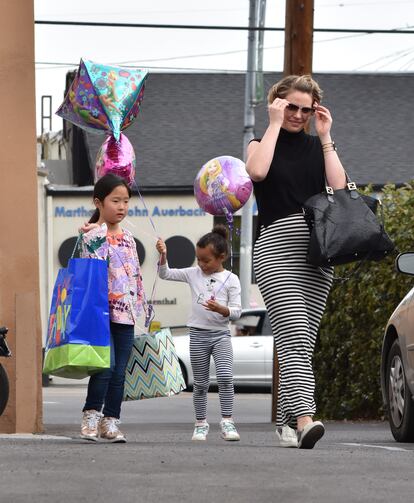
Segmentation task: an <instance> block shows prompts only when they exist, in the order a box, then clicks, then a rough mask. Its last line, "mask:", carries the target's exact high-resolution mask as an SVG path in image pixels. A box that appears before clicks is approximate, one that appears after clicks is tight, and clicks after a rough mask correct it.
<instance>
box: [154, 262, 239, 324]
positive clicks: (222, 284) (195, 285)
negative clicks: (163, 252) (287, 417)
mask: <svg viewBox="0 0 414 503" xmlns="http://www.w3.org/2000/svg"><path fill="white" fill-rule="evenodd" d="M160 278H162V279H167V280H170V281H183V282H185V283H188V285H189V286H190V289H191V298H192V302H191V312H190V315H189V317H188V321H187V326H188V327H195V328H203V329H207V330H208V329H212V330H215V329H219V330H223V329H226V328H228V325H229V321H230V320H237V319H238V318H240V315H241V298H240V291H241V287H240V281H239V278H238V277H237V276H236V275H235V274H233V273H232V272H230V271H227V270H224V271H221V272H216V273H214V274H204V273H203V271H202V270H201V269H200V268H199V267H198V266H196V267H186V268H183V269H170V268H169V267H168V264H164V265H162V266H160ZM211 297H214V298H215V300H216V301H217V302H218V303H219V304H221V305H222V306H226V307H227V308H228V309H229V312H230V316H227V317H225V316H223V315H221V314H219V313H216V312H214V311H208V310H207V309H206V308H205V307H204V306H203V305H202V304H204V303H205V302H206V301H207V300H209V299H210V298H211Z"/></svg>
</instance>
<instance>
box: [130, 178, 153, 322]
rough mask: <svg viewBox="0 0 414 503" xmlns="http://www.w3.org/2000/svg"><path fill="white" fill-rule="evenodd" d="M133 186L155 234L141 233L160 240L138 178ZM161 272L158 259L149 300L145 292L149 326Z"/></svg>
mask: <svg viewBox="0 0 414 503" xmlns="http://www.w3.org/2000/svg"><path fill="white" fill-rule="evenodd" d="M132 186H133V187H134V188H135V189H136V191H137V192H138V196H139V198H140V200H141V203H142V205H143V206H144V208H145V210H146V212H147V215H148V219H149V221H150V223H151V226H152V228H153V230H154V235H151V234H149V233H148V232H145V231H142V229H140V231H139V232H140V233H143V234H146V235H148V236H150V237H151V238H152V239H156V240H158V233H157V228H156V226H155V223H154V221H153V219H152V218H151V214H150V212H149V211H148V207H147V205H146V204H145V200H144V198H143V197H142V194H141V192H140V190H139V188H138V184H137V182H136V180H134V181H133V182H132ZM126 221H127V223H129V224H130V225H132V226H133V227H136V225H135V224H133V223H132V222H131V221H130V220H126ZM159 273H160V262H159V261H158V262H157V272H156V274H155V279H154V282H153V284H152V288H151V295H150V298H149V300H147V298H146V295H145V292H144V299H145V304H146V305H147V312H146V316H145V327H146V328H148V327H149V326H150V324H151V322H152V321H153V319H154V318H155V309H154V297H155V290H156V285H157V279H158V276H159Z"/></svg>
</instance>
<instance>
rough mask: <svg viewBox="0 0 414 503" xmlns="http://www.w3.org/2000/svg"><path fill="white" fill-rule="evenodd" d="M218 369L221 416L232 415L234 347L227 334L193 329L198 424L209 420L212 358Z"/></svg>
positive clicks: (191, 344) (191, 355) (191, 334)
mask: <svg viewBox="0 0 414 503" xmlns="http://www.w3.org/2000/svg"><path fill="white" fill-rule="evenodd" d="M211 355H213V359H214V364H215V367H216V375H217V383H218V389H219V399H220V408H221V415H222V416H223V417H231V416H232V415H233V401H234V386H233V347H232V345H231V336H230V332H229V331H228V330H221V331H216V330H202V329H199V328H193V327H190V360H191V367H192V369H193V375H194V391H193V402H194V409H195V415H196V419H197V421H202V420H203V419H206V417H207V392H208V388H209V384H210V379H209V373H210V372H209V370H210V358H211Z"/></svg>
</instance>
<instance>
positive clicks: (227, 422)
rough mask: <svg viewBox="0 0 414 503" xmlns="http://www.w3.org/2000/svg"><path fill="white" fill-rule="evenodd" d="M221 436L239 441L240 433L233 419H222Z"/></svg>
mask: <svg viewBox="0 0 414 503" xmlns="http://www.w3.org/2000/svg"><path fill="white" fill-rule="evenodd" d="M220 430H221V438H222V439H224V440H230V441H237V440H240V435H239V434H238V432H237V430H236V426H235V425H234V421H233V419H222V420H221V421H220Z"/></svg>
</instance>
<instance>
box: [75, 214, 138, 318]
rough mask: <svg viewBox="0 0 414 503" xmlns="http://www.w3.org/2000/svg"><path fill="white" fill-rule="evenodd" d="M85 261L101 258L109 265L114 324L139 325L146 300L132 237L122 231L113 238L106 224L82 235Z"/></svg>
mask: <svg viewBox="0 0 414 503" xmlns="http://www.w3.org/2000/svg"><path fill="white" fill-rule="evenodd" d="M79 247H80V257H81V258H97V259H101V260H106V261H107V263H108V292H109V316H110V319H111V321H113V322H115V323H122V324H125V325H135V324H136V323H137V322H138V319H139V317H140V315H141V312H142V309H143V306H144V302H145V296H144V289H143V285H142V276H141V269H140V265H139V259H138V254H137V247H136V244H135V241H134V238H133V236H132V234H131V233H130V232H129V231H128V230H126V229H122V233H120V234H109V233H108V229H107V226H106V225H105V224H103V225H101V226H100V227H96V228H94V229H92V230H90V231H89V232H87V233H85V234H83V235H82V237H81V239H80V242H79Z"/></svg>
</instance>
